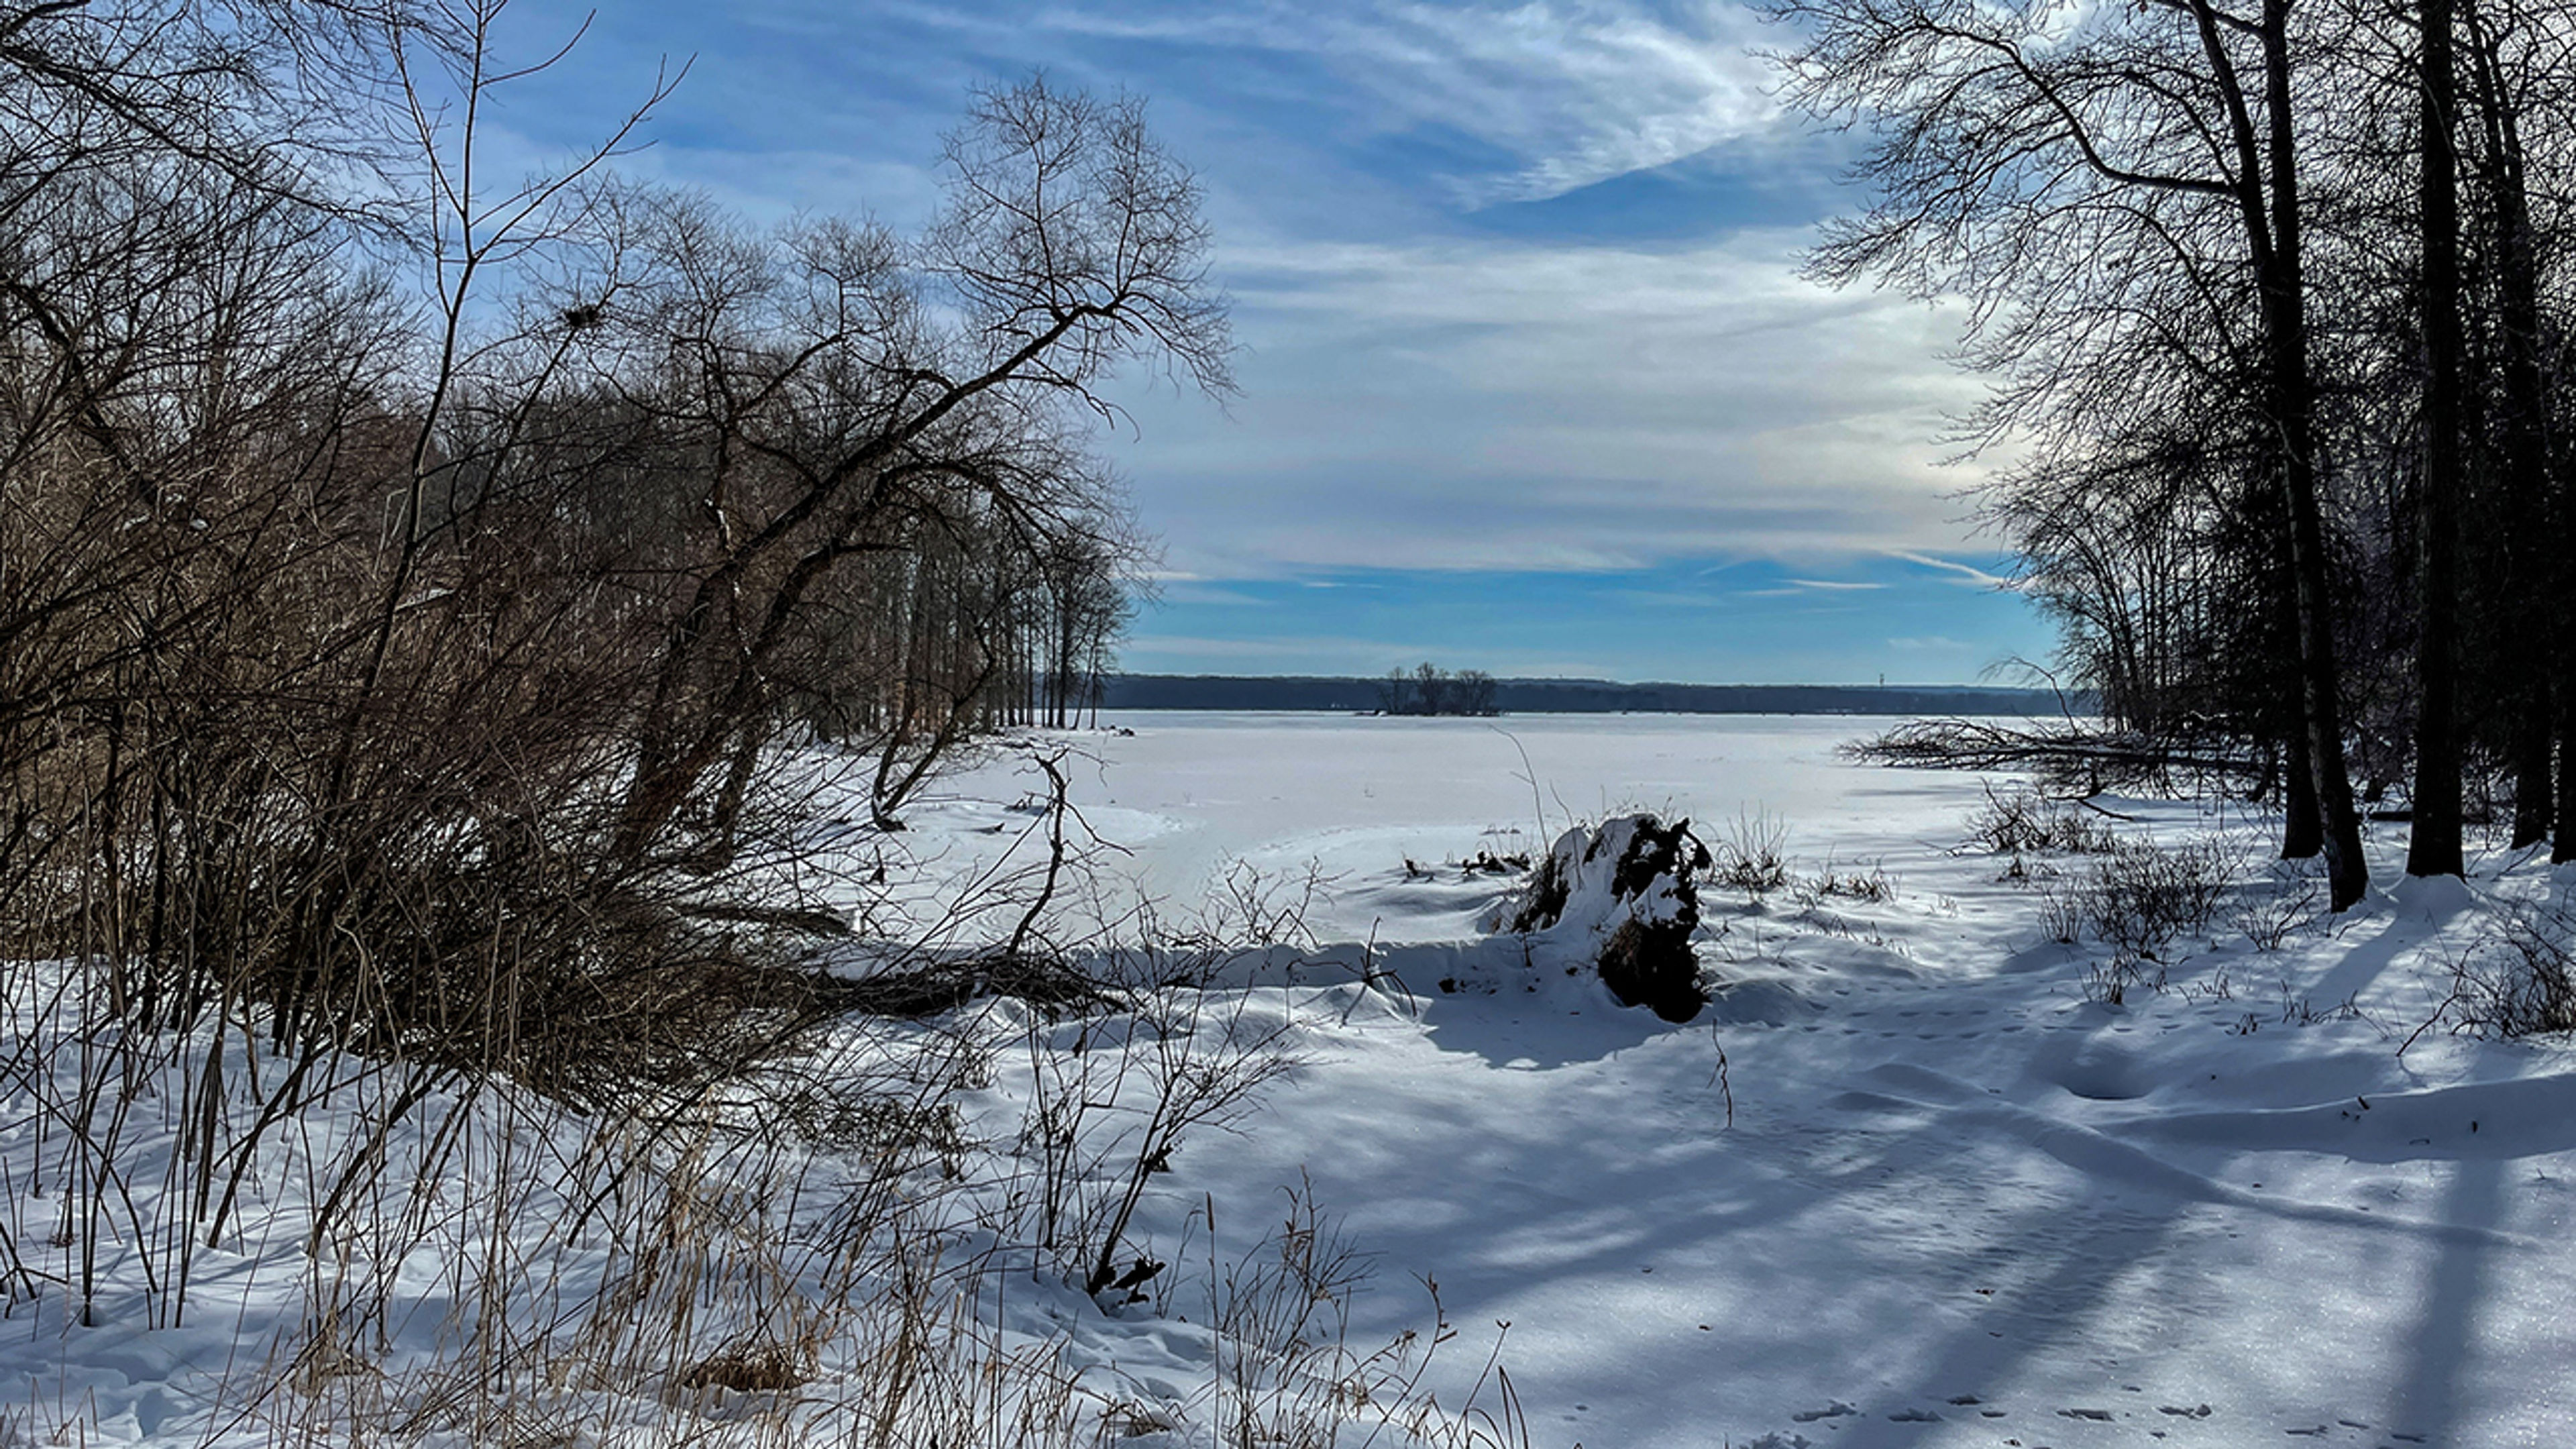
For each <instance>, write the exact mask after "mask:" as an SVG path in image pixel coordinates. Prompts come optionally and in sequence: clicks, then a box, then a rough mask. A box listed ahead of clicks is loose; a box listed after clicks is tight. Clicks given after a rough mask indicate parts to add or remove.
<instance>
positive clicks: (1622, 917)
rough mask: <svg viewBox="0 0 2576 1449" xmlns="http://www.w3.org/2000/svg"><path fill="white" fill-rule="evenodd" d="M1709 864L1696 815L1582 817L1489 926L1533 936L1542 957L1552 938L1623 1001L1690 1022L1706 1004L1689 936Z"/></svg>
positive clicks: (1558, 952)
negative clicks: (1588, 821) (1668, 820)
mask: <svg viewBox="0 0 2576 1449" xmlns="http://www.w3.org/2000/svg"><path fill="white" fill-rule="evenodd" d="M1710 864H1711V862H1710V858H1709V853H1708V847H1707V846H1705V845H1702V844H1701V843H1700V841H1699V839H1698V837H1696V836H1694V835H1692V834H1691V833H1690V822H1689V821H1688V820H1676V821H1674V822H1673V823H1672V824H1670V825H1666V824H1664V823H1663V822H1662V821H1661V820H1659V819H1657V818H1656V817H1655V816H1653V815H1650V814H1646V813H1643V812H1639V813H1636V814H1630V815H1614V816H1612V817H1610V818H1609V819H1607V820H1604V821H1602V822H1601V823H1600V824H1598V825H1578V826H1575V827H1574V828H1573V829H1571V830H1568V831H1566V832H1565V833H1564V834H1563V835H1560V836H1558V837H1557V840H1556V844H1555V846H1554V847H1553V848H1551V849H1550V850H1549V851H1548V853H1547V858H1546V859H1545V860H1543V861H1541V862H1539V865H1538V868H1537V869H1536V870H1535V871H1533V872H1532V873H1531V875H1530V882H1529V885H1528V886H1527V888H1526V889H1524V890H1523V891H1522V892H1521V893H1520V895H1519V896H1518V897H1517V898H1516V899H1514V900H1510V901H1506V902H1504V903H1503V904H1502V905H1501V906H1498V907H1496V908H1495V910H1494V912H1493V913H1492V914H1491V915H1490V916H1489V917H1488V918H1487V920H1486V923H1485V928H1486V929H1487V930H1488V931H1495V930H1503V929H1508V930H1510V931H1512V932H1514V933H1516V934H1518V935H1521V936H1523V937H1525V938H1529V939H1530V940H1531V942H1532V955H1533V957H1534V958H1535V957H1536V956H1537V955H1538V954H1539V949H1538V948H1539V946H1540V945H1541V944H1544V946H1545V947H1546V948H1547V950H1546V954H1547V955H1549V956H1550V957H1553V958H1557V959H1563V960H1566V961H1569V962H1575V963H1583V964H1588V965H1590V966H1591V968H1592V969H1593V970H1594V971H1596V972H1597V973H1598V974H1599V975H1600V978H1601V984H1602V985H1603V986H1606V987H1608V988H1609V990H1610V994H1611V995H1612V996H1613V997H1615V998H1617V999H1618V1002H1619V1004H1620V1005H1622V1006H1643V1007H1646V1008H1648V1009H1650V1010H1652V1011H1653V1012H1654V1013H1655V1014H1656V1015H1657V1016H1660V1017H1662V1018H1663V1019H1664V1020H1666V1021H1689V1020H1691V1019H1692V1018H1693V1017H1696V1016H1698V1015H1699V1013H1700V1010H1701V1008H1703V1007H1705V1006H1706V1005H1708V993H1707V992H1705V991H1704V990H1702V989H1701V987H1700V984H1699V958H1698V956H1697V955H1696V953H1694V952H1693V951H1692V949H1691V936H1692V934H1693V933H1694V932H1696V931H1697V930H1698V929H1699V886H1698V882H1697V876H1698V874H1699V873H1700V872H1702V871H1705V870H1707V869H1708V868H1709V866H1710ZM1578 969H1579V967H1578Z"/></svg>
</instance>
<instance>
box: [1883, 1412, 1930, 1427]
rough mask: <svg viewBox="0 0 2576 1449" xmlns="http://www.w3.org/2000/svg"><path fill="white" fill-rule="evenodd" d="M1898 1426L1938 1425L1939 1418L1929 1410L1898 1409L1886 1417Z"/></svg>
mask: <svg viewBox="0 0 2576 1449" xmlns="http://www.w3.org/2000/svg"><path fill="white" fill-rule="evenodd" d="M1887 1417H1888V1418H1890V1419H1892V1420H1894V1421H1896V1422H1897V1423H1899V1424H1938V1423H1940V1422H1941V1416H1940V1415H1938V1414H1936V1413H1933V1412H1932V1411H1931V1410H1930V1409H1899V1410H1897V1411H1896V1412H1895V1413H1893V1414H1890V1415H1888V1416H1887Z"/></svg>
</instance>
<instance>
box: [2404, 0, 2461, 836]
mask: <svg viewBox="0 0 2576 1449" xmlns="http://www.w3.org/2000/svg"><path fill="white" fill-rule="evenodd" d="M2421 13H2422V17H2423V30H2424V35H2423V53H2422V56H2421V59H2420V61H2419V64H2418V73H2417V77H2416V79H2417V91H2418V94H2419V96H2420V98H2421V101H2422V110H2421V114H2422V127H2423V174H2422V197H2423V217H2422V224H2423V243H2424V279H2423V286H2424V303H2423V326H2424V467H2423V486H2422V489H2421V492H2420V494H2419V497H2418V500H2417V507H2418V515H2417V518H2418V526H2417V528H2416V546H2417V548H2418V550H2419V553H2418V563H2419V570H2418V575H2419V576H2418V578H2417V581H2416V591H2417V600H2416V603H2417V608H2418V614H2417V620H2418V628H2417V632H2416V641H2415V682H2416V691H2417V697H2416V713H2415V800H2414V806H2415V809H2414V820H2413V823H2412V825H2411V826H2410V828H2409V830H2408V833H2407V844H2406V873H2407V874H2408V875H2415V876H2428V875H2459V874H2461V859H2460V741H2459V727H2458V721H2457V715H2458V696H2459V630H2460V619H2459V579H2458V566H2457V556H2458V553H2459V531H2460V515H2459V500H2460V443H2461V439H2460V217H2459V211H2460V204H2459V158H2458V154H2457V149H2456V140H2457V138H2456V137H2455V136H2454V135H2453V133H2452V129H2451V123H2452V118H2453V116H2454V115H2455V113H2456V111H2457V105H2456V102H2455V97H2454V91H2455V87H2454V85H2453V81H2452V62H2451V0H2424V3H2423V6H2422V12H2421Z"/></svg>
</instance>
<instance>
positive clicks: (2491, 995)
mask: <svg viewBox="0 0 2576 1449" xmlns="http://www.w3.org/2000/svg"><path fill="white" fill-rule="evenodd" d="M2450 975H2451V986H2450V991H2449V994H2448V996H2447V997H2446V998H2445V999H2444V1001H2443V1003H2442V1007H2441V1009H2440V1010H2439V1011H2438V1012H2437V1013H2436V1014H2435V1016H2434V1020H2435V1021H2440V1022H2445V1023H2447V1024H2448V1025H2449V1026H2450V1027H2451V1028H2452V1029H2453V1030H2455V1031H2462V1032H2467V1033H2470V1034H2472V1035H2477V1036H2496V1037H2519V1036H2543V1035H2549V1034H2553V1033H2557V1032H2567V1031H2576V918H2571V917H2570V916H2569V914H2568V913H2567V912H2566V911H2564V910H2562V909H2556V908H2548V907H2525V908H2521V909H2516V910H2513V911H2509V912H2507V913H2505V914H2504V915H2503V917H2502V918H2501V919H2500V920H2498V921H2497V922H2496V923H2495V924H2494V925H2493V926H2492V927H2491V928H2490V929H2489V930H2488V931H2486V932H2485V933H2484V934H2483V935H2482V936H2481V937H2480V938H2479V939H2477V940H2475V941H2472V942H2471V943H2470V944H2469V945H2467V946H2465V947H2463V948H2461V949H2460V951H2459V952H2458V953H2457V954H2456V955H2454V956H2453V957H2452V958H2451V961H2450ZM2428 1024H2429V1023H2428ZM2417 1034H2418V1035H2420V1034H2421V1029H2420V1028H2419V1029H2418V1033H2417ZM2410 1040H2411V1038H2410Z"/></svg>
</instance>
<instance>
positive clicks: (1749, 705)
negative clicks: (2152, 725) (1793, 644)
mask: <svg viewBox="0 0 2576 1449" xmlns="http://www.w3.org/2000/svg"><path fill="white" fill-rule="evenodd" d="M1492 684H1493V700H1494V708H1495V709H1496V710H1498V711H1500V712H1502V713H1504V714H1619V713H1628V712H1635V713H1661V714H1865V715H1924V714H1943V715H2054V714H2058V713H2060V712H2061V711H2064V710H2069V709H2071V710H2073V711H2074V712H2076V713H2079V714H2081V713H2088V712H2090V711H2091V709H2092V708H2093V702H2092V700H2091V698H2090V697H2089V696H2070V697H2067V698H2064V699H2061V698H2060V696H2058V695H2057V694H2056V693H2054V692H2052V691H2049V690H2044V689H1986V688H1974V687H1968V686H1948V685H1897V686H1886V685H1858V684H1655V683H1647V684H1620V683H1617V682H1614V681H1612V680H1607V679H1496V680H1494V681H1492ZM1386 685H1387V681H1386V680H1385V679H1384V678H1376V679H1360V678H1334V677H1327V676H1315V675H1292V676H1284V677H1273V678H1247V677H1240V676H1234V675H1222V674H1113V675H1110V676H1109V677H1108V678H1107V679H1106V680H1104V681H1103V684H1102V692H1101V700H1100V702H1101V707H1102V708H1104V709H1280V710H1344V711H1352V712H1357V711H1374V710H1380V709H1383V708H1384V707H1385V701H1384V694H1385V691H1386Z"/></svg>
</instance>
